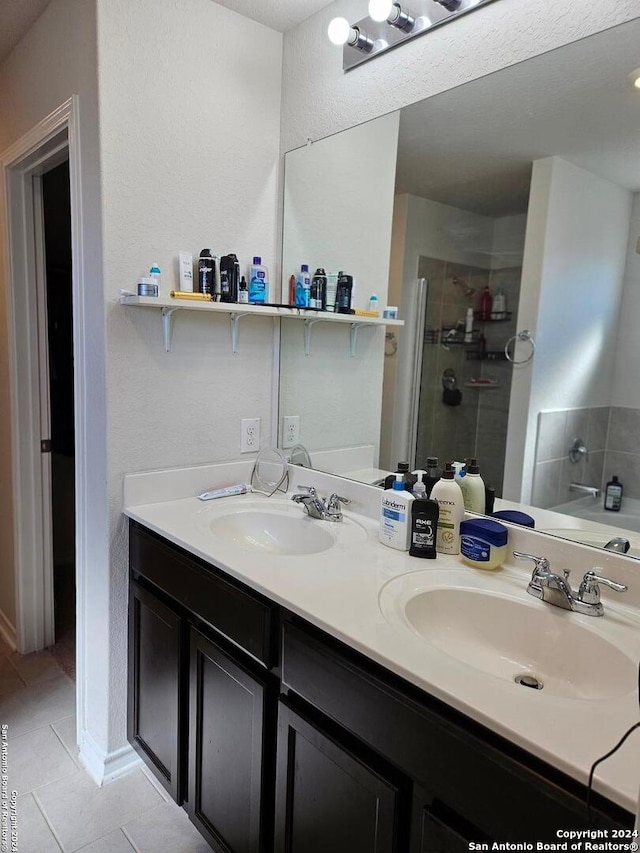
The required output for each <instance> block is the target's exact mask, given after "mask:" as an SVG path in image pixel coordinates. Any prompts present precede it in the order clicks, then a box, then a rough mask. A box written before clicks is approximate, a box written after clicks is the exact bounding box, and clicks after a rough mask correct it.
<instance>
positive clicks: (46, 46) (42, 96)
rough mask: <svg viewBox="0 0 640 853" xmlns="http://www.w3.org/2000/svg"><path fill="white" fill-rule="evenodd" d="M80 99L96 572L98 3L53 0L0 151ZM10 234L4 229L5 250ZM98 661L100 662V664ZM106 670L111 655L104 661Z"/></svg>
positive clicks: (31, 49) (100, 510)
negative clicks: (92, 354)
mask: <svg viewBox="0 0 640 853" xmlns="http://www.w3.org/2000/svg"><path fill="white" fill-rule="evenodd" d="M74 93H75V94H77V95H78V97H79V111H80V128H79V131H80V152H81V166H80V168H81V182H82V207H83V221H84V238H85V242H84V245H83V253H84V255H85V256H86V257H87V258H91V259H93V263H94V270H95V274H94V275H93V276H92V278H91V280H90V281H87V282H86V286H85V311H86V315H85V331H86V333H87V335H88V336H89V337H90V338H91V340H92V341H93V343H94V345H95V351H96V363H95V369H94V372H93V375H92V376H91V378H90V382H88V384H87V389H86V391H87V399H88V402H89V408H88V411H87V412H86V416H85V424H86V429H87V435H88V440H89V446H90V448H91V453H90V454H89V458H88V459H87V460H86V469H87V476H88V478H89V490H90V492H91V494H92V496H93V498H92V500H93V515H92V520H91V524H92V542H91V546H90V548H91V554H92V559H93V560H94V561H95V564H94V566H92V568H95V569H96V570H98V569H99V567H102V569H104V568H105V567H106V559H107V554H106V494H105V490H104V482H105V452H104V442H105V429H106V428H105V404H104V376H103V370H102V364H103V359H102V355H101V354H102V351H103V349H104V312H103V300H102V263H101V254H102V248H101V229H100V205H99V201H100V190H99V150H98V114H97V112H98V110H97V107H98V104H97V80H96V25H95V6H94V4H93V3H92V2H86V0H53V2H52V3H51V4H50V5H49V6H48V7H47V9H46V10H45V12H44V13H43V14H42V16H41V17H40V18H39V19H38V21H37V22H36V23H35V25H34V26H33V27H32V28H31V30H30V31H29V33H28V34H27V35H26V36H25V38H23V40H22V41H21V42H20V43H19V44H18V45H17V46H16V48H15V49H14V50H13V51H12V53H11V54H10V55H9V56H8V57H7V59H6V60H5V61H4V63H3V64H2V66H0V151H4V150H6V149H7V148H8V147H9V146H10V145H12V144H13V143H14V142H16V141H17V140H19V139H20V138H21V137H22V136H24V135H25V134H26V133H27V132H28V131H29V130H30V129H31V128H33V127H34V126H35V125H36V124H38V123H39V122H40V121H41V120H42V119H44V118H45V117H46V116H47V115H49V114H50V113H51V112H52V111H53V110H54V109H55V108H56V107H58V106H59V105H60V104H62V103H63V102H64V101H66V100H67V99H68V98H69V97H70V96H71V95H72V94H74ZM3 248H4V235H3V234H0V255H1V253H2V251H3ZM4 272H5V263H4V258H2V257H0V329H1V330H2V333H1V334H0V412H1V413H2V429H1V430H0V505H2V508H3V510H2V513H0V610H2V611H3V612H4V614H5V615H6V616H7V617H8V618H9V619H10V620H11V621H14V620H15V614H16V610H15V587H14V583H13V573H14V561H13V532H12V527H13V518H12V503H13V492H12V478H11V448H10V446H9V427H10V424H9V395H8V392H9V374H8V352H7V339H6V335H5V334H4V330H5V328H6V300H7V286H8V282H7V281H5V279H4ZM98 665H99V664H98V663H97V662H96V666H98ZM104 665H105V668H106V661H105V664H104Z"/></svg>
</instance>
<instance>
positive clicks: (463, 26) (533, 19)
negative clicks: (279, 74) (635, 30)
mask: <svg viewBox="0 0 640 853" xmlns="http://www.w3.org/2000/svg"><path fill="white" fill-rule="evenodd" d="M365 9H366V4H365V3H363V2H362V0H336V2H335V3H332V4H331V5H330V6H328V7H327V8H326V9H323V10H322V11H321V12H318V13H317V14H316V15H314V16H313V17H311V18H309V19H308V20H307V21H305V22H303V23H302V24H300V25H299V26H298V27H296V28H295V29H293V30H291V31H290V32H288V33H286V35H285V53H284V80H283V100H282V150H283V151H288V150H290V149H291V148H294V147H296V146H298V145H302V144H303V143H304V142H305V141H306V140H307V138H308V137H311V138H312V139H319V138H321V137H323V136H326V135H327V134H329V133H335V132H337V131H339V130H344V129H345V128H347V127H352V126H353V125H354V124H358V123H359V122H362V121H367V120H368V119H370V118H374V117H376V116H379V115H383V114H384V113H387V112H390V111H391V110H395V109H398V108H399V107H402V106H406V105H407V104H412V103H414V102H415V101H419V100H421V99H422V98H427V97H429V96H431V95H435V94H437V93H438V92H443V91H445V90H447V89H451V88H453V87H454V86H458V85H460V84H461V83H465V82H466V81H468V80H472V79H476V78H478V77H482V76H484V75H486V74H490V73H491V72H492V71H497V70H498V69H500V68H505V67H506V66H508V65H513V64H514V63H516V62H521V61H522V60H524V59H527V58H529V57H531V56H535V55H537V54H539V53H544V52H545V51H548V50H553V48H555V47H559V46H561V45H563V44H567V43H569V42H572V41H575V40H577V39H580V38H584V37H585V36H588V35H590V34H591V33H594V32H598V31H599V30H602V29H607V28H608V27H611V26H614V25H615V24H617V23H622V22H623V21H627V20H630V19H632V18H637V17H638V16H639V15H640V10H638V3H637V0H565V2H562V3H552V2H550V0H497V2H495V3H492V4H490V5H489V6H487V7H485V8H482V9H478V10H477V11H476V12H474V13H473V14H471V15H467V16H465V17H464V18H463V19H461V20H459V21H456V22H455V23H453V24H451V25H448V26H444V27H441V28H439V29H437V30H434V31H433V32H432V33H429V34H428V35H425V36H422V37H420V38H417V39H415V40H414V41H413V42H411V43H410V44H406V45H403V46H402V47H401V48H400V49H398V50H393V51H390V52H389V53H387V54H386V55H385V56H381V57H378V58H376V59H374V60H373V61H371V62H366V63H364V64H363V65H361V66H359V67H358V68H356V69H354V70H353V71H350V72H349V73H348V74H344V73H343V71H342V50H341V48H336V47H334V46H333V45H332V44H331V43H330V42H329V39H328V38H327V35H326V30H327V24H328V23H329V21H330V20H331V19H332V18H334V17H335V16H336V15H344V17H346V18H348V19H349V20H350V21H357V20H359V19H360V18H362V17H363V16H364V14H365Z"/></svg>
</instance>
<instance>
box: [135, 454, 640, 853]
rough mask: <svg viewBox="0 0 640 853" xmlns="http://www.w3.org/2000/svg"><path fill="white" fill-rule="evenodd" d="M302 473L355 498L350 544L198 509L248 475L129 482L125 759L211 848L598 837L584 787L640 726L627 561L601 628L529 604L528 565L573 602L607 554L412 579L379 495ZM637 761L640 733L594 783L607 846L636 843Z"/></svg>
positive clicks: (443, 565) (440, 561)
mask: <svg viewBox="0 0 640 853" xmlns="http://www.w3.org/2000/svg"><path fill="white" fill-rule="evenodd" d="M304 473H305V477H306V479H307V480H309V481H310V482H309V485H314V486H316V487H317V489H318V492H319V493H320V494H322V495H329V494H330V493H331V492H339V493H340V494H341V495H343V496H344V497H346V498H347V499H349V504H348V506H345V507H344V509H343V510H342V511H343V516H344V517H343V519H342V520H341V521H340V522H339V523H331V522H328V521H324V520H321V519H314V518H312V517H310V516H309V515H308V514H307V513H306V512H305V507H304V506H303V505H302V504H298V503H296V502H294V501H292V500H291V494H288V495H283V494H280V493H278V494H276V495H274V496H272V497H266V496H263V495H260V494H255V493H254V494H251V493H250V494H246V495H241V496H237V497H230V498H224V499H221V500H215V501H209V502H201V501H199V500H198V499H197V498H196V497H195V495H197V494H198V493H199V492H201V491H203V490H204V489H207V488H211V487H214V486H216V485H222V484H227V483H231V482H241V481H243V480H246V478H247V471H246V466H245V465H244V463H232V464H229V465H218V466H206V467H201V468H192V469H185V470H181V471H165V472H152V473H149V474H141V475H132V476H130V477H128V478H126V480H125V507H126V508H125V513H126V515H127V516H128V517H129V520H130V521H129V524H130V612H129V708H128V713H129V718H128V733H129V740H130V742H131V743H132V745H133V746H134V748H135V749H136V750H137V751H138V753H139V754H140V756H141V757H142V759H143V760H144V761H145V763H146V764H147V765H148V767H149V768H150V769H151V771H152V772H153V773H154V774H155V776H156V777H157V779H158V780H159V781H160V783H161V784H162V785H164V786H165V788H166V789H167V790H168V791H169V792H170V794H171V796H172V797H173V798H174V799H175V801H176V802H177V803H178V804H181V805H184V807H185V808H186V810H187V812H188V813H189V816H190V818H191V820H192V821H193V823H194V824H195V825H196V827H197V828H198V829H199V830H200V832H201V833H202V835H203V836H204V838H205V839H206V840H207V841H208V843H209V844H210V845H211V847H212V849H214V850H217V851H233V853H245V851H246V853H249V851H256V853H257V851H269V850H276V851H292V853H297V851H304V853H315V851H317V853H320V851H322V853H325V852H326V851H328V850H331V851H332V853H334V851H345V853H347V851H348V853H359V851H376V853H383V851H411V853H418V851H421V853H445V851H447V852H448V851H453V853H458V851H466V850H468V849H470V846H469V845H470V843H471V842H476V843H478V844H482V843H485V842H486V843H489V842H492V841H494V840H496V841H509V842H536V841H545V842H548V843H549V844H556V845H559V844H561V843H564V841H566V838H564V837H562V836H559V835H558V831H559V830H577V829H585V828H587V827H588V826H589V819H588V815H587V809H586V805H585V801H586V792H587V788H586V784H587V780H588V775H589V769H590V767H591V765H592V763H593V762H594V761H595V760H596V759H598V758H599V757H600V756H602V755H603V754H604V753H606V752H607V751H608V750H609V749H611V747H612V746H614V744H615V743H616V742H617V741H618V740H619V739H620V737H621V736H622V735H623V734H624V732H625V731H626V730H627V729H629V728H630V727H631V726H632V725H633V724H634V723H635V722H637V720H638V661H639V660H640V631H639V630H638V627H639V625H640V619H639V616H640V611H639V610H638V608H639V607H640V585H639V584H637V582H636V581H635V578H634V574H635V571H634V569H635V564H634V563H633V561H631V560H629V559H628V558H625V557H622V556H620V555H617V554H613V553H611V554H610V553H603V555H602V557H601V558H600V555H598V559H599V566H598V568H597V574H599V575H605V576H606V577H608V578H613V579H615V580H616V581H619V582H620V583H622V584H626V585H627V587H628V591H627V592H625V593H624V594H623V595H619V594H616V593H611V592H610V591H609V590H608V589H606V588H605V587H603V588H602V601H603V603H604V615H603V616H602V617H600V618H593V617H590V616H588V615H584V614H581V613H575V612H571V611H569V610H565V609H561V608H560V607H554V606H551V605H550V604H549V603H547V602H545V601H541V600H538V599H537V598H535V597H533V596H531V595H528V594H527V584H528V582H529V580H530V579H531V569H532V568H533V566H531V567H529V566H527V565H526V564H522V563H521V562H520V561H517V560H515V559H514V558H513V557H512V552H513V550H518V551H524V552H526V553H529V554H536V555H539V556H546V557H547V558H549V560H550V562H551V567H552V570H553V571H555V572H559V574H562V569H566V568H571V569H573V575H575V577H572V581H573V586H574V587H576V586H577V585H578V583H579V581H580V580H581V578H582V575H583V574H584V573H585V572H586V571H588V570H592V569H594V552H593V551H592V550H590V549H589V548H586V547H584V546H581V545H576V544H574V543H568V542H562V541H559V540H553V539H550V538H549V537H545V536H542V535H540V534H538V533H536V532H535V531H531V530H527V529H525V528H518V527H514V526H511V527H510V528H509V537H510V538H509V559H508V560H507V562H506V564H505V566H504V567H503V568H501V569H498V570H496V571H493V572H485V571H481V570H478V569H474V568H471V567H469V566H466V565H465V564H464V563H463V562H462V561H461V559H460V558H458V557H447V556H443V555H438V558H437V559H436V560H433V561H431V560H418V559H415V558H412V557H410V556H409V555H408V554H406V553H402V552H397V551H393V550H392V549H389V548H386V547H385V546H383V545H381V544H380V543H379V541H378V512H379V502H380V491H379V489H375V488H373V487H370V486H365V485H363V484H359V483H355V482H349V481H347V480H342V479H340V478H335V477H332V476H331V475H328V474H323V473H320V472H317V471H305V472H304ZM636 755H637V744H636V743H634V739H633V736H632V738H631V739H630V741H629V742H628V743H627V744H626V745H625V746H624V747H623V748H622V750H620V751H619V752H618V753H616V755H614V756H613V757H612V758H611V759H609V760H608V761H607V762H604V763H603V764H601V765H600V766H599V768H598V771H597V773H596V776H595V783H594V793H593V796H592V804H593V809H592V821H593V823H592V825H593V826H594V827H597V828H606V829H608V830H609V833H610V837H611V833H613V832H614V830H621V829H625V828H626V829H629V828H631V827H632V826H633V819H634V818H633V815H634V813H635V811H636V803H637V794H638V787H639V785H640V771H639V770H638V764H637V760H636V759H635V756H636ZM476 849H480V848H476ZM487 849H489V848H487ZM548 849H566V848H563V847H562V846H557V847H555V848H554V847H550V848H548Z"/></svg>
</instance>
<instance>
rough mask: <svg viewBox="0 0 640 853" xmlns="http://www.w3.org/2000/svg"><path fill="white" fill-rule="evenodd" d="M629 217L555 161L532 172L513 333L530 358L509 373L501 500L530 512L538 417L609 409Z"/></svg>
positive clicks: (610, 193)
mask: <svg viewBox="0 0 640 853" xmlns="http://www.w3.org/2000/svg"><path fill="white" fill-rule="evenodd" d="M630 212H631V193H630V192H629V191H628V190H625V189H622V188H621V187H619V186H617V185H616V184H612V183H611V182H609V181H606V180H604V179H603V178H600V177H598V176H596V175H593V174H592V173H590V172H587V171H585V170H584V169H580V168H578V167H577V166H574V165H573V164H571V163H567V162H566V161H565V160H561V159H560V158H559V157H550V158H547V159H545V160H541V161H536V163H534V169H533V176H532V182H531V196H530V206H529V221H528V225H527V233H526V241H525V251H524V263H523V273H522V289H521V295H520V305H519V310H518V329H519V330H522V329H529V330H530V331H531V332H532V333H533V336H534V338H535V341H536V353H535V357H534V359H533V360H532V361H531V362H529V363H528V364H526V365H522V366H520V367H516V368H514V377H513V382H512V393H511V401H510V409H509V438H508V442H507V458H506V462H507V464H506V474H505V485H504V495H505V497H507V498H510V499H512V500H522V501H523V502H524V503H530V494H531V487H532V475H533V462H534V454H535V442H536V424H537V417H538V413H539V412H540V411H541V410H545V409H556V408H561V409H567V408H582V407H584V408H586V407H590V406H608V405H609V404H610V402H611V387H612V382H613V368H614V356H615V347H614V346H613V342H614V341H615V339H616V335H617V326H618V314H619V310H620V300H621V295H622V285H623V275H624V265H625V257H626V251H627V241H628V235H629V221H630ZM528 347H529V345H528V344H525V343H523V344H521V345H520V346H519V349H518V351H517V355H516V357H517V358H519V359H521V358H524V357H525V356H526V354H528V352H529V349H528ZM520 482H521V483H522V486H521V492H520V488H519V484H520Z"/></svg>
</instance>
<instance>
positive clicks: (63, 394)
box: [34, 160, 76, 678]
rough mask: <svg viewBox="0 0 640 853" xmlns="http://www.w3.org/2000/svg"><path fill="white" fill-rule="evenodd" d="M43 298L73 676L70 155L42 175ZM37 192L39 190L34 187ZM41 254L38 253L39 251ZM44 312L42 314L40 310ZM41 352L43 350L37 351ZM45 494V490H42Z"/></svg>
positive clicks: (62, 624)
mask: <svg viewBox="0 0 640 853" xmlns="http://www.w3.org/2000/svg"><path fill="white" fill-rule="evenodd" d="M34 180H35V181H37V180H40V181H41V199H42V222H43V229H42V230H43V242H44V270H43V272H44V276H43V280H44V291H45V293H44V294H43V295H44V299H43V306H42V307H43V309H44V310H43V311H42V312H41V315H40V316H41V317H42V325H43V329H42V332H41V340H43V337H44V341H43V351H44V354H46V355H45V358H44V359H43V360H44V361H45V362H46V367H47V368H48V369H47V370H46V376H45V380H46V381H45V383H43V384H44V386H45V387H43V393H44V394H45V395H46V396H47V399H45V400H42V405H45V406H46V405H48V408H49V418H48V421H49V436H48V442H49V444H48V446H46V447H45V450H46V451H47V452H50V454H51V459H50V463H51V476H50V484H51V485H50V499H51V534H52V535H51V543H52V552H53V553H52V559H51V563H52V566H53V600H54V637H55V643H54V645H53V646H52V652H53V654H54V655H55V656H56V658H57V659H58V661H59V663H60V664H61V666H62V667H63V669H64V670H65V672H66V673H67V674H68V675H70V676H71V677H72V678H75V622H76V608H75V598H76V588H75V571H76V568H75V485H74V484H75V436H74V406H73V398H74V382H73V291H72V252H71V193H70V181H69V161H68V160H65V161H64V162H63V163H61V164H60V165H57V166H55V167H54V168H52V169H50V170H49V171H47V172H45V173H44V174H43V175H42V176H41V178H39V179H38V178H34ZM36 195H37V193H36ZM41 257H42V256H41ZM43 314H44V316H43ZM41 357H42V356H41ZM43 497H44V500H46V499H47V496H46V495H45V496H43Z"/></svg>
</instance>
